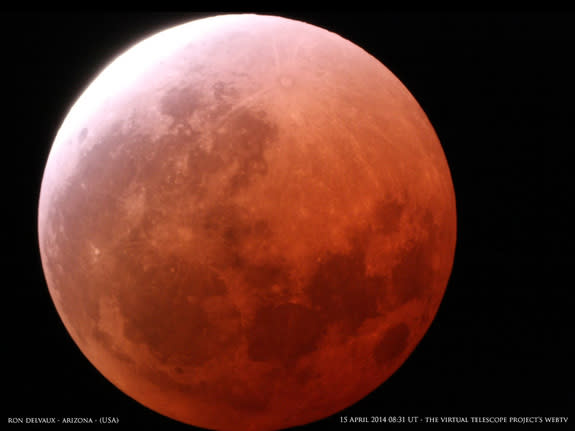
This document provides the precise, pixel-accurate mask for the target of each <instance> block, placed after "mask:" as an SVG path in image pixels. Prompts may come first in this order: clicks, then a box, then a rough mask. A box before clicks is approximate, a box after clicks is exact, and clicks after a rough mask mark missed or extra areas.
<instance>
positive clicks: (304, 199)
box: [38, 15, 456, 431]
mask: <svg viewBox="0 0 575 431" xmlns="http://www.w3.org/2000/svg"><path fill="white" fill-rule="evenodd" d="M38 222H39V225H38V227H39V239H40V251H41V256H42V264H43V268H44V272H45V275H46V280H47V284H48V287H49V291H50V294H51V296H52V298H53V301H54V304H55V306H56V309H57V311H58V313H59V315H60V316H61V318H62V320H63V322H64V324H65V326H66V328H67V330H68V331H69V333H70V335H71V336H72V338H73V340H74V341H75V343H77V345H78V346H79V348H80V349H81V350H82V352H83V353H84V354H85V355H86V357H87V358H88V359H89V360H90V361H91V363H92V364H93V365H94V366H95V367H96V368H97V369H98V370H99V371H100V372H101V373H102V374H103V375H104V376H105V377H106V378H107V379H109V380H110V381H111V382H112V383H113V384H114V385H116V386H117V387H118V388H119V389H120V390H122V391H123V392H124V393H126V394H127V395H129V396H130V397H132V398H134V399H135V400H137V401H139V402H140V403H141V404H143V405H145V406H147V407H149V408H151V409H152V410H154V411H156V412H159V413H160V414H163V415H166V416H168V417H171V418H174V419H176V420H179V421H182V422H185V423H189V424H193V425H195V426H199V427H203V428H209V429H217V430H234V431H238V430H240V431H241V430H254V431H259V430H277V429H283V428H288V427H291V426H296V425H299V424H305V423H309V422H312V421H316V420H319V419H322V418H324V417H327V416H329V415H331V414H334V413H336V412H338V411H340V410H342V409H344V408H345V407H348V406H350V405H351V404H353V403H355V402H357V401H359V400H360V399H362V398H363V397H365V396H366V395H367V394H368V393H369V392H371V391H373V390H374V389H375V388H377V387H378V386H379V385H381V384H382V382H384V381H385V380H386V379H387V378H388V377H389V376H390V375H391V374H392V373H393V372H394V371H395V370H397V369H398V368H399V367H400V366H401V364H402V363H403V362H404V361H405V360H406V358H407V357H408V356H409V355H410V353H411V352H412V351H413V349H414V348H415V346H416V345H417V343H418V342H419V341H420V340H421V338H422V337H423V335H424V333H425V332H426V330H427V328H428V327H429V325H430V323H431V321H432V320H433V318H434V316H435V314H436V311H437V309H438V306H439V304H440V302H441V299H442V297H443V294H444V291H445V288H446V285H447V281H448V278H449V275H450V272H451V268H452V263H453V257H454V249H455V239H456V212H455V196H454V190H453V185H452V182H451V176H450V172H449V168H448V165H447V162H446V159H445V156H444V154H443V150H442V148H441V145H440V142H439V140H438V138H437V136H436V134H435V132H434V130H433V128H432V126H431V124H430V122H429V121H428V119H427V117H426V115H425V113H424V112H423V110H422V109H421V108H420V106H419V105H418V103H417V102H416V100H415V99H414V98H413V97H412V96H411V94H410V93H409V92H408V90H407V89H406V88H405V87H404V86H403V85H402V84H401V82H400V81H399V80H398V79H397V78H396V77H395V76H394V75H393V74H392V73H391V72H390V71H389V70H388V69H387V68H386V67H385V66H383V65H382V64H381V63H380V62H379V61H378V60H377V59H375V58H374V57H372V56H371V55H370V54H368V53H367V52H365V51H364V50H362V49H361V48H359V47H358V46H356V45H354V44H353V43H351V42H349V41H347V40H345V39H343V38H342V37H340V36H338V35H336V34H334V33H330V32H329V31H327V30H324V29H321V28H318V27H315V26H312V25H309V24H306V23H302V22H298V21H293V20H288V19H285V18H279V17H271V16H258V15H224V16H218V17H212V18H207V19H202V20H197V21H193V22H191V23H188V24H184V25H181V26H177V27H174V28H172V29H168V30H166V31H163V32H160V33H158V34H156V35H154V36H152V37H150V38H148V39H146V40H144V41H142V42H141V43H139V44H137V45H136V46H134V47H133V48H131V49H130V50H128V51H127V52H126V53H124V54H122V55H121V56H120V57H118V58H117V59H116V60H114V61H113V62H112V63H111V64H110V65H109V66H108V67H107V68H105V69H104V70H103V71H102V72H101V73H100V74H99V75H98V76H97V77H96V79H95V80H94V81H93V82H92V83H91V84H90V86H89V87H87V89H86V91H85V92H84V93H83V94H82V95H81V96H80V98H79V99H78V101H77V102H76V103H75V104H74V106H73V107H72V108H71V110H70V112H69V113H68V115H67V117H66V119H65V121H64V122H63V124H62V126H61V128H60V130H59V132H58V134H57V136H56V139H55V141H54V143H53V146H52V149H51V152H50V155H49V158H48V161H47V165H46V169H45V173H44V178H43V182H42V188H41V195H40V202H39V220H38Z"/></svg>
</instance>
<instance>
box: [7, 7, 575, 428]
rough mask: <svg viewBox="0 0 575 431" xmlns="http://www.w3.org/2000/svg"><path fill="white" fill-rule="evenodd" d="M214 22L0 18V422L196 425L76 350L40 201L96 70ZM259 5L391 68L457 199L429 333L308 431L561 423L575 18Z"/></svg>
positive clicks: (567, 333) (97, 16) (89, 15)
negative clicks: (370, 421) (392, 422)
mask: <svg viewBox="0 0 575 431" xmlns="http://www.w3.org/2000/svg"><path fill="white" fill-rule="evenodd" d="M219 12H223V11H204V12H201V13H197V12H195V13H190V12H170V13H166V12H154V11H147V12H137V13H136V12H122V13H119V12H114V13H104V12H96V11H93V12H82V13H80V12H78V13H56V12H51V13H48V12H36V13H28V12H26V13H10V14H7V13H4V14H2V15H1V17H2V18H1V19H2V28H3V30H2V31H3V33H5V34H4V35H3V44H4V48H3V50H2V58H3V59H4V60H5V61H3V65H2V68H3V74H4V73H8V78H6V79H4V80H3V81H4V85H5V88H4V90H3V92H4V102H5V103H4V105H5V106H4V109H5V112H4V115H3V116H2V118H3V120H4V124H3V130H4V132H5V133H6V130H8V133H9V134H8V136H6V134H4V139H6V141H5V142H4V144H5V148H8V153H7V154H8V156H7V159H5V160H4V163H3V164H2V165H3V172H4V174H8V175H7V180H6V181H5V183H4V184H5V187H4V194H5V199H4V203H3V211H2V212H3V214H4V215H5V216H8V217H9V218H10V221H9V222H8V223H7V224H5V225H4V226H5V227H4V229H5V231H6V232H5V234H6V235H5V238H8V239H9V246H8V247H7V248H6V250H7V254H6V255H7V257H8V259H7V260H5V265H7V268H6V269H8V271H9V272H10V273H13V277H12V278H10V279H8V280H7V281H6V285H5V289H4V292H5V295H7V296H8V297H7V298H6V297H4V298H5V299H4V301H5V302H4V307H3V309H4V313H5V317H6V320H5V329H4V334H6V335H7V340H6V341H5V344H4V349H3V351H4V357H5V359H7V365H6V368H5V373H6V375H5V382H4V385H3V388H4V394H5V396H7V399H8V402H7V408H6V415H7V417H18V416H24V417H26V416H27V417H45V416H55V417H86V416H89V417H100V416H116V417H119V418H120V421H121V424H120V426H122V425H123V427H130V428H135V426H141V425H146V426H147V425H151V426H152V427H154V428H156V429H158V428H160V427H162V429H163V428H165V427H170V428H171V427H174V428H178V427H180V428H181V429H189V427H188V426H185V425H182V424H179V423H177V422H175V421H172V420H170V419H167V418H165V417H163V416H161V415H158V414H156V413H154V412H152V411H150V410H149V409H147V408H145V407H142V406H141V405H140V404H138V403H137V402H135V401H133V400H132V399H130V398H129V397H127V396H126V395H124V394H123V393H121V392H120V391H119V390H117V389H116V388H115V387H114V386H113V385H112V384H111V383H109V382H108V381H107V380H106V379H105V378H104V377H103V376H101V375H100V374H99V372H98V371H97V370H96V369H95V368H93V367H92V365H91V364H90V363H89V362H88V361H87V359H85V358H84V356H83V355H82V354H81V353H80V351H79V350H78V349H77V347H76V346H75V344H74V343H73V341H72V340H71V338H70V337H69V335H68V334H67V332H66V330H65V328H64V326H63V325H62V323H61V321H60V319H59V317H58V315H57V314H56V312H55V309H54V307H53V304H52V302H51V299H50V296H49V294H48V290H47V287H46V282H45V280H44V277H43V273H42V268H41V262H40V257H39V251H38V245H37V232H36V223H37V203H38V195H39V189H40V184H41V178H42V172H43V168H44V164H45V161H46V158H47V156H48V152H49V149H50V146H51V143H52V140H53V139H54V137H55V135H56V132H57V130H58V127H59V125H60V123H61V122H62V120H63V119H64V117H65V115H66V113H67V111H68V109H69V108H70V106H71V104H72V103H73V102H74V101H75V99H76V98H77V97H78V96H79V94H80V93H81V91H82V90H83V89H84V88H85V87H86V85H87V84H88V83H89V82H90V81H91V80H92V79H93V78H94V77H95V75H96V74H97V73H98V72H99V71H100V70H101V69H102V68H103V67H104V66H105V65H106V64H108V63H109V62H110V61H111V60H112V59H113V58H114V57H115V56H117V55H118V54H119V53H121V52H123V51H124V50H125V49H127V48H128V47H130V46H131V45H132V44H134V43H135V42H137V41H139V40H141V39H142V38H144V37H146V36H149V35H150V34H153V33H154V32H156V31H159V30H162V29H164V28H166V27H169V26H171V25H175V24H179V23H183V22H185V21H187V20H190V19H193V18H198V17H203V16H208V15H213V14H217V13H219ZM260 12H262V13H269V14H275V15H282V16H286V17H291V18H296V19H301V20H304V21H307V22H309V23H312V24H316V25H318V26H321V27H324V28H327V29H329V30H332V31H335V32H337V33H339V34H340V35H342V36H343V37H345V38H347V39H349V40H351V41H353V42H355V43H356V44H357V45H359V46H361V47H363V48H364V49H365V50H367V51H368V52H370V53H371V54H372V55H374V56H375V57H377V58H378V59H379V60H380V61H381V62H382V63H384V64H385V65H386V66H387V67H388V68H389V69H391V71H392V72H393V73H394V74H395V75H396V76H398V77H399V79H400V80H401V81H402V82H403V83H404V84H405V85H406V86H407V88H408V89H409V90H410V91H411V92H412V94H413V95H414V96H415V97H416V99H417V100H418V101H419V103H420V104H421V106H422V107H423V109H424V110H425V111H426V113H427V115H428V117H429V119H430V120H431V122H432V124H433V125H434V127H435V129H436V131H437V134H438V135H439V138H440V140H441V142H442V145H443V148H444V151H445V154H446V157H447V159H448V162H449V165H450V168H451V172H452V176H453V182H454V186H455V191H456V199H457V207H458V208H457V210H458V242H457V249H456V256H455V263H454V268H453V273H452V276H451V279H450V281H449V284H448V287H447V290H446V294H445V297H444V300H443V302H442V305H441V307H440V310H439V312H438V314H437V316H436V319H435V320H434V322H433V324H432V326H431V328H430V329H429V331H428V333H427V335H426V336H425V337H424V339H423V340H422V341H421V343H420V344H419V345H418V347H417V348H416V350H415V351H414V353H413V354H412V355H411V357H410V358H409V359H408V360H407V361H406V362H405V364H404V365H403V366H402V367H401V368H400V369H399V370H398V371H397V372H396V373H395V374H394V375H393V376H392V377H391V378H390V379H389V380H388V381H386V382H385V383H384V384H383V385H382V386H381V387H380V388H379V389H378V390H376V391H375V392H373V393H371V394H370V395H368V396H367V397H366V398H365V399H364V400H363V401H361V402H359V403H357V404H356V405H354V406H351V407H350V408H348V409H347V410H346V411H344V412H341V414H337V415H335V416H333V417H331V418H327V419H325V420H323V421H320V422H318V423H315V424H311V425H307V426H304V427H302V429H306V430H312V429H317V428H321V427H327V428H328V429H334V428H335V429H350V428H351V429H355V428H357V429H363V428H369V429H375V428H376V427H377V428H382V425H381V424H380V425H361V426H353V425H350V424H345V425H344V424H341V423H340V417H341V416H344V415H347V416H350V417H351V416H368V417H371V416H386V417H389V416H399V415H410V416H411V415H417V416H420V417H422V416H461V415H466V416H493V415H504V416H549V415H556V416H567V415H568V414H569V413H570V411H569V410H568V407H571V408H572V406H573V405H575V397H574V389H573V379H572V373H571V365H570V362H573V357H572V354H571V349H572V344H573V331H572V315H573V312H572V308H571V307H572V300H573V282H572V280H571V279H570V278H566V279H563V278H562V277H560V276H559V274H560V273H561V272H562V269H563V268H566V269H567V270H569V266H570V264H571V262H570V260H571V258H572V257H573V256H574V252H573V251H572V249H571V246H570V245H569V234H568V233H567V232H568V230H567V227H568V224H569V222H570V215H568V214H569V213H568V212H566V211H565V208H566V207H567V206H568V205H569V202H570V200H571V198H572V196H573V192H572V190H571V187H570V186H571V178H570V171H569V162H568V160H569V153H568V150H569V148H570V146H572V144H573V141H574V134H573V132H572V131H569V127H570V123H573V111H574V110H573V98H572V96H571V93H570V91H569V89H570V86H571V80H572V79H573V67H572V60H571V57H572V56H573V48H574V45H575V44H574V43H573V42H574V41H573V33H572V31H570V27H571V28H572V27H573V15H568V14H542V13H497V14H494V13H479V12H476V13H438V12H433V13H432V12H419V13H414V12H376V11H371V12H364V13H359V12H350V11H345V12H344V11H341V12H330V13H327V12H313V13H311V12H286V11H276V10H266V11H260ZM5 154H6V153H5ZM14 192H15V193H14ZM6 262H7V263H6ZM5 363H6V362H5ZM570 420H571V421H573V420H575V418H574V417H571V418H570ZM419 426H424V425H419Z"/></svg>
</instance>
